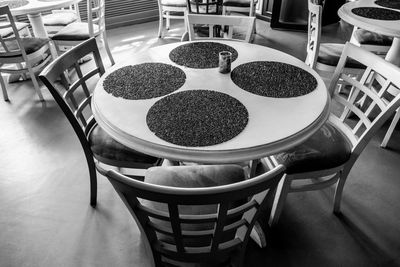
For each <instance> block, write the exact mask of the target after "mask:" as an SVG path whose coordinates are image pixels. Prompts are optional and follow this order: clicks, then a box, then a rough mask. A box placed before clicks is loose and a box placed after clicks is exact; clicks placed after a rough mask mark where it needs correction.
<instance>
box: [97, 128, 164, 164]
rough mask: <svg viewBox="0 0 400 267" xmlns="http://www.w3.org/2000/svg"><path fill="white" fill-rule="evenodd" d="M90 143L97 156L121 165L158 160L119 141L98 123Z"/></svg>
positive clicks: (149, 162)
mask: <svg viewBox="0 0 400 267" xmlns="http://www.w3.org/2000/svg"><path fill="white" fill-rule="evenodd" d="M89 144H90V148H91V150H92V152H93V154H94V156H95V158H97V159H99V160H102V159H103V160H108V161H113V162H120V163H121V164H120V165H119V166H124V165H126V166H129V163H131V162H136V163H145V164H146V163H148V164H153V163H155V162H156V161H157V160H158V159H157V158H155V157H152V156H150V155H146V154H143V153H140V152H138V151H135V150H133V149H130V148H128V147H126V146H124V145H122V144H120V143H118V142H117V141H115V140H114V139H113V138H112V137H111V136H109V135H108V134H107V133H106V132H105V131H104V130H103V129H102V128H101V127H99V126H97V125H96V126H95V127H94V129H93V130H92V131H91V133H90V135H89ZM105 163H106V162H105ZM125 163H126V164H125Z"/></svg>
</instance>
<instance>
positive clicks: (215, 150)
mask: <svg viewBox="0 0 400 267" xmlns="http://www.w3.org/2000/svg"><path fill="white" fill-rule="evenodd" d="M221 43H225V44H227V45H229V46H231V47H233V48H235V49H236V50H237V52H238V54H239V56H238V58H237V59H236V60H235V61H234V62H233V63H232V69H234V68H235V67H236V66H238V65H240V64H243V63H247V62H251V61H278V62H284V63H289V64H292V65H295V66H298V67H300V68H302V69H305V70H306V71H308V72H309V73H311V74H312V75H313V76H314V77H315V78H316V79H317V82H318V86H317V88H316V89H315V90H314V91H313V92H311V93H309V94H307V95H304V96H300V97H293V98H271V97H264V96H259V95H255V94H251V93H249V92H247V91H245V90H242V89H240V88H239V87H238V86H236V85H235V84H234V83H233V82H232V80H231V78H230V74H221V73H219V72H218V68H212V69H191V68H187V67H181V66H178V65H176V64H175V63H173V62H172V61H171V60H170V59H169V52H170V51H171V50H172V49H173V48H175V47H177V46H179V45H182V44H183V43H174V44H169V45H163V46H159V47H155V48H152V49H149V50H148V51H146V52H142V53H138V54H135V56H133V57H130V58H128V59H127V60H126V61H125V62H122V63H120V64H117V65H115V66H114V67H112V68H110V69H109V70H108V71H107V72H106V74H105V75H103V77H102V78H101V79H100V80H99V81H98V83H97V86H96V89H95V91H94V94H93V99H92V109H93V112H94V116H95V118H96V120H97V122H98V123H99V125H100V126H101V127H102V128H103V129H104V130H105V131H106V132H107V133H108V134H110V135H111V136H112V137H113V138H115V140H117V141H119V142H120V143H122V144H124V145H126V146H128V147H130V148H132V149H135V150H138V151H141V152H143V153H147V154H150V155H154V156H157V157H161V158H167V159H172V160H178V161H192V162H203V163H229V162H239V161H244V160H251V159H259V158H262V157H264V156H266V155H270V154H274V153H277V152H279V151H283V150H286V149H288V148H290V147H292V146H295V145H297V144H299V143H301V142H303V141H304V140H306V139H307V138H308V137H309V136H310V135H312V134H313V133H314V132H315V131H316V130H317V129H318V128H319V127H320V126H322V124H323V123H324V122H325V120H326V119H327V116H328V114H329V102H330V101H329V100H330V99H329V95H328V93H327V90H326V87H325V84H324V83H323V81H322V79H321V78H320V77H319V76H318V74H316V72H315V71H314V70H312V69H310V68H309V67H308V66H306V65H305V64H304V62H302V61H300V60H298V59H296V58H294V57H292V56H290V55H288V54H285V53H283V52H280V51H277V50H274V49H270V48H267V47H263V46H259V45H253V44H248V43H241V42H229V41H224V42H221ZM145 62H163V63H167V64H171V65H174V66H178V67H180V68H181V69H182V70H183V71H184V72H185V73H186V82H185V84H184V85H183V86H182V87H181V88H180V89H179V90H177V91H176V92H180V91H184V90H191V89H209V90H214V91H219V92H223V93H226V94H228V95H230V96H232V97H234V98H236V99H238V100H239V101H241V102H242V104H244V105H245V106H246V108H247V110H248V112H249V122H248V124H247V126H246V128H245V129H244V130H243V131H242V132H241V133H240V134H239V135H237V136H236V137H234V138H233V139H231V140H229V141H227V142H224V143H221V144H217V145H213V146H206V147H183V146H178V145H174V144H171V143H168V142H166V141H164V140H162V139H160V138H158V137H157V136H156V135H155V134H154V133H153V132H151V131H150V129H149V128H148V126H147V124H146V114H147V112H148V110H149V109H150V107H151V106H152V105H153V104H154V103H155V102H156V101H158V100H159V99H161V98H162V97H157V98H153V99H148V100H126V99H122V98H117V97H114V96H112V95H111V94H108V93H107V92H106V91H105V90H104V88H103V81H104V79H105V78H106V77H107V75H108V74H109V73H111V72H113V71H115V70H116V69H118V68H121V67H122V66H125V65H133V64H138V63H145ZM266 86H268V85H266Z"/></svg>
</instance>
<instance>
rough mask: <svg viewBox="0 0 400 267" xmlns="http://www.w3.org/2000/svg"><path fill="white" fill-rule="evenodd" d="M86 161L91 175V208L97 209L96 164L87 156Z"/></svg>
mask: <svg viewBox="0 0 400 267" xmlns="http://www.w3.org/2000/svg"><path fill="white" fill-rule="evenodd" d="M86 160H87V163H88V167H89V175H90V206H92V207H93V208H94V207H96V204H97V173H96V164H95V163H94V160H93V157H92V156H89V155H87V156H86Z"/></svg>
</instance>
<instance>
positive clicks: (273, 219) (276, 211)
mask: <svg viewBox="0 0 400 267" xmlns="http://www.w3.org/2000/svg"><path fill="white" fill-rule="evenodd" d="M291 183H292V179H291V178H290V177H289V176H288V175H285V176H284V177H283V178H282V179H281V180H280V182H279V184H278V187H277V189H276V193H275V199H274V203H273V204H272V209H271V215H270V218H269V225H271V226H274V225H276V224H277V222H278V220H279V217H280V216H281V213H282V210H283V206H284V205H285V202H286V198H287V195H288V194H289V190H290V185H291Z"/></svg>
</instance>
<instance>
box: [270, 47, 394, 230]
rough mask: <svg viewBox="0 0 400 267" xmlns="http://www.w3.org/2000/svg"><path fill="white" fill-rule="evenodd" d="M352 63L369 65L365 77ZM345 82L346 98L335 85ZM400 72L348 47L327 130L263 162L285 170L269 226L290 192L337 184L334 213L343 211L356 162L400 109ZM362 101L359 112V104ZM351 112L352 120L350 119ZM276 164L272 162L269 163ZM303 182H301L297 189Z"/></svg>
mask: <svg viewBox="0 0 400 267" xmlns="http://www.w3.org/2000/svg"><path fill="white" fill-rule="evenodd" d="M350 58H352V59H353V60H357V61H359V62H360V63H362V64H364V65H366V66H367V69H366V71H365V73H364V74H363V76H362V77H361V78H359V79H354V78H353V77H351V76H350V75H349V74H347V73H346V72H345V71H344V70H345V65H346V61H348V60H349V59H350ZM339 79H342V80H343V81H344V82H345V84H346V85H350V86H351V87H352V91H353V93H352V94H351V95H350V97H345V96H343V95H341V94H339V92H338V88H337V87H336V83H337V82H338V81H339ZM394 88H396V89H399V88H400V69H399V68H398V67H396V66H394V65H393V64H391V63H389V62H387V61H385V60H384V59H382V58H381V57H379V56H377V55H375V54H372V53H371V52H368V51H366V50H364V49H362V48H359V47H357V46H355V45H353V44H350V43H347V44H346V46H345V48H344V51H343V55H342V57H341V58H340V61H339V64H338V66H337V68H336V71H335V73H334V75H333V78H332V83H331V85H330V88H329V90H330V91H331V92H332V106H333V108H332V109H331V110H332V111H331V114H330V117H329V119H328V121H327V122H326V123H325V125H324V126H323V127H322V128H321V129H320V130H319V131H318V132H317V133H316V134H314V135H313V136H312V137H311V138H309V139H308V140H307V141H305V143H303V144H302V145H300V146H298V147H295V148H293V149H291V150H290V151H287V152H284V153H281V154H278V155H275V156H272V157H269V158H265V159H264V162H269V164H272V163H275V164H277V163H279V164H283V165H285V166H286V174H285V176H284V178H283V179H282V180H281V182H280V184H279V186H278V190H277V194H276V196H275V201H274V206H273V211H272V216H271V218H270V223H271V224H275V223H276V222H277V221H278V218H279V216H280V214H281V212H282V209H283V206H284V203H285V201H286V197H287V195H288V194H289V193H294V192H302V191H311V190H320V189H323V188H326V187H328V186H331V185H335V184H336V191H335V199H334V207H333V210H334V212H336V213H337V212H339V211H340V203H341V198H342V193H343V188H344V185H345V182H346V179H347V176H348V175H349V173H350V171H351V169H352V167H353V165H354V163H355V162H356V160H357V159H358V157H359V156H360V154H361V153H362V151H363V150H364V148H365V147H366V145H367V144H368V142H369V141H370V140H371V138H372V137H373V136H374V135H375V134H376V132H377V131H378V129H379V128H380V127H381V126H382V125H383V123H384V122H385V121H386V120H387V119H388V118H389V117H390V116H391V115H392V114H393V112H394V111H395V110H396V109H397V108H398V107H399V106H400V94H399V95H397V96H393V95H391V94H390V91H391V90H392V89H394ZM359 98H364V99H365V101H364V105H363V106H361V107H360V105H358V103H357V100H358V99H359ZM350 113H352V114H353V115H352V116H349V114H350ZM271 162H272V163H271ZM299 181H302V182H303V183H301V184H298V182H299Z"/></svg>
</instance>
